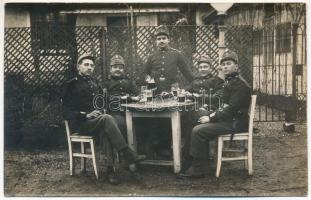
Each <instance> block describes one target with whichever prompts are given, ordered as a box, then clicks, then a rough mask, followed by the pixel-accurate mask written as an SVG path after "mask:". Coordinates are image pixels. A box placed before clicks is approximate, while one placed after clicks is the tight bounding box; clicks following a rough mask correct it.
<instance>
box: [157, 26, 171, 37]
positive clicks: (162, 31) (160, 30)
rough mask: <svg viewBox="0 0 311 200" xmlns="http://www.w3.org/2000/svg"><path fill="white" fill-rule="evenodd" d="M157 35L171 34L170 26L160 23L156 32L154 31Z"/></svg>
mask: <svg viewBox="0 0 311 200" xmlns="http://www.w3.org/2000/svg"><path fill="white" fill-rule="evenodd" d="M154 35H155V36H158V35H166V36H167V37H169V36H170V34H169V31H168V28H167V26H165V25H160V26H158V27H157V29H156V31H155V33H154Z"/></svg>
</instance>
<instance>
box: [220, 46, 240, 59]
mask: <svg viewBox="0 0 311 200" xmlns="http://www.w3.org/2000/svg"><path fill="white" fill-rule="evenodd" d="M224 60H234V61H235V62H238V55H237V54H236V53H235V52H234V51H232V50H230V49H226V50H225V52H224V53H223V54H222V57H221V59H220V62H222V61H224Z"/></svg>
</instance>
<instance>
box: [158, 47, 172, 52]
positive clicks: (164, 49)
mask: <svg viewBox="0 0 311 200" xmlns="http://www.w3.org/2000/svg"><path fill="white" fill-rule="evenodd" d="M170 48H171V47H170V46H169V45H168V46H167V47H165V48H163V49H160V48H158V51H160V52H162V51H167V50H169V49H170Z"/></svg>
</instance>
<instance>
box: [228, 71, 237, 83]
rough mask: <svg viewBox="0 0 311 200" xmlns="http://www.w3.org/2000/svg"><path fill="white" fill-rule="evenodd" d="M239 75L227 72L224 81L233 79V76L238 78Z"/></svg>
mask: <svg viewBox="0 0 311 200" xmlns="http://www.w3.org/2000/svg"><path fill="white" fill-rule="evenodd" d="M238 77H239V73H237V72H235V73H232V74H229V75H228V76H226V78H225V79H226V81H229V80H231V79H234V78H238Z"/></svg>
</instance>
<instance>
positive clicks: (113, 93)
mask: <svg viewBox="0 0 311 200" xmlns="http://www.w3.org/2000/svg"><path fill="white" fill-rule="evenodd" d="M106 86H107V92H108V102H109V103H108V106H107V108H108V112H109V114H111V115H112V116H113V117H114V118H115V120H116V121H117V124H118V126H119V129H120V130H121V133H122V134H123V135H124V137H126V135H127V134H126V121H125V112H124V111H125V110H124V108H122V107H121V103H126V102H129V101H133V100H137V97H135V96H136V95H137V94H138V90H137V86H136V84H135V82H133V81H131V80H130V79H129V78H128V77H127V76H126V75H125V62H124V59H123V57H122V56H120V55H115V56H113V57H112V58H111V61H110V77H109V79H108V81H107V82H106Z"/></svg>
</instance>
